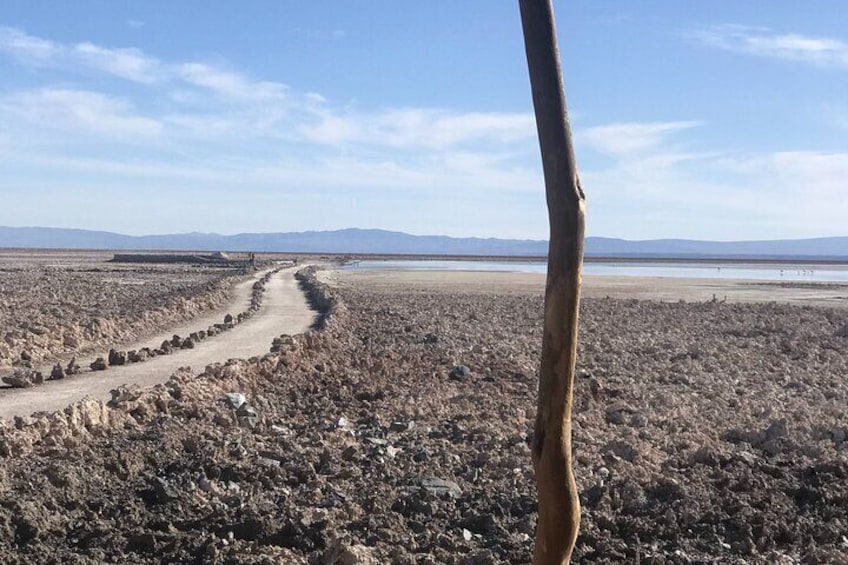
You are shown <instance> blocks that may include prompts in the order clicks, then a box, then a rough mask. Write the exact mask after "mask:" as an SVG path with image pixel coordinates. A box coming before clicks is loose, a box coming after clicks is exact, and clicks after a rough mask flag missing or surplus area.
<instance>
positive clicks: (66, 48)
mask: <svg viewBox="0 0 848 565" xmlns="http://www.w3.org/2000/svg"><path fill="white" fill-rule="evenodd" d="M0 53H5V54H7V55H8V56H10V57H13V58H15V59H17V60H19V61H22V62H26V63H29V64H37V65H40V66H49V67H52V68H60V69H62V70H66V71H75V70H77V71H78V70H83V69H89V70H96V71H99V72H103V73H107V74H109V75H112V76H116V77H119V78H122V79H125V80H129V81H132V82H138V83H148V84H151V83H156V82H162V83H169V84H174V83H182V84H183V85H190V86H192V87H196V88H200V89H202V90H204V91H207V92H209V91H211V92H213V93H215V94H216V95H218V96H219V97H221V98H225V99H231V100H233V101H241V102H244V101H256V100H266V101H267V100H279V99H282V98H283V97H284V96H285V94H286V91H287V87H286V86H285V85H284V84H281V83H278V82H271V81H257V80H253V79H251V78H249V77H248V76H246V75H244V74H241V73H238V72H234V71H229V70H226V69H221V68H218V67H216V66H214V65H210V64H207V63H198V62H184V63H173V64H166V63H163V62H161V61H160V60H159V59H157V58H156V57H152V56H150V55H147V54H146V53H144V52H143V51H141V50H139V49H134V48H111V47H104V46H101V45H96V44H94V43H90V42H82V43H76V44H62V43H57V42H54V41H49V40H46V39H42V38H39V37H35V36H32V35H28V34H27V33H25V32H23V31H21V30H18V29H15V28H9V27H0Z"/></svg>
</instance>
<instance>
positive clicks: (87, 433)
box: [0, 273, 848, 564]
mask: <svg viewBox="0 0 848 565" xmlns="http://www.w3.org/2000/svg"><path fill="white" fill-rule="evenodd" d="M303 279H304V284H306V285H307V286H310V285H312V284H314V277H313V276H311V275H310V274H308V273H307V274H306V275H305V276H304V277H303ZM336 292H337V293H338V294H337V295H334V294H333V293H332V292H331V293H330V295H328V294H327V293H325V292H323V291H321V290H319V291H317V293H313V294H314V295H313V301H315V302H316V303H323V304H325V305H326V306H329V307H331V308H333V309H334V311H333V314H332V315H331V316H329V317H328V318H327V319H326V321H325V327H324V329H323V330H321V331H320V332H310V333H308V334H305V335H302V336H296V337H293V338H292V337H288V336H284V337H281V338H280V339H278V340H276V342H275V345H274V349H275V350H276V351H275V352H273V353H269V354H268V355H266V356H265V357H263V358H261V359H259V358H255V359H252V360H249V361H231V362H228V363H227V364H224V365H216V366H211V367H209V368H208V369H207V371H206V372H205V373H204V374H203V375H201V376H199V377H195V376H192V375H191V374H190V373H188V372H182V373H178V374H176V375H175V376H174V377H173V378H172V379H171V380H170V381H169V382H168V383H167V384H165V385H160V386H157V387H155V388H154V389H152V390H150V391H146V392H141V391H135V390H129V389H121V390H118V391H116V392H115V393H114V397H115V398H114V400H113V402H112V403H111V406H109V407H105V406H103V405H102V404H100V403H98V402H94V401H83V402H80V403H78V404H76V405H74V406H73V407H71V408H69V409H68V410H66V411H65V412H64V413H60V414H54V415H42V416H36V417H33V418H28V419H18V420H16V421H15V422H11V423H6V424H5V425H4V426H3V427H2V428H0V453H1V454H2V455H3V460H2V463H0V561H2V562H5V563H15V562H20V563H58V562H61V563H100V562H134V563H163V562H167V563H176V562H183V563H207V562H209V563H213V562H214V563H274V562H283V563H384V562H394V563H477V564H483V563H498V562H513V563H526V562H528V561H529V559H530V555H531V548H532V536H533V530H534V526H535V501H534V497H535V494H534V488H533V477H532V470H531V468H530V465H529V461H530V456H529V450H528V447H527V442H528V437H529V434H530V433H531V430H532V423H533V418H534V412H535V408H534V403H535V389H536V376H535V368H536V366H537V361H538V356H539V342H540V327H541V315H542V298H541V296H540V295H538V294H536V293H532V294H520V293H511V294H501V295H498V294H485V293H479V292H477V293H473V294H463V293H458V292H451V291H440V292H427V291H420V290H419V291H411V290H409V289H402V288H397V289H390V288H383V289H380V290H375V289H368V288H361V287H352V288H343V289H340V290H338V291H336ZM846 323H848V320H846V313H845V312H844V311H836V310H825V309H816V308H810V307H797V306H781V305H776V304H752V305H740V304H721V303H658V302H646V301H635V300H632V301H631V300H618V299H592V300H587V301H585V302H584V305H583V311H582V329H581V340H582V341H581V348H580V358H579V359H580V376H579V382H578V383H577V389H576V395H577V396H576V403H575V404H576V411H575V425H574V447H575V452H576V470H577V478H578V485H579V488H580V492H581V499H582V504H583V509H584V514H583V522H582V527H581V534H580V538H579V540H578V546H577V550H576V553H575V560H576V561H580V562H606V563H618V562H634V561H640V562H642V563H781V562H783V563H795V562H804V563H839V562H845V561H846V560H848V540H846V537H845V536H846V533H845V532H846V531H848V517H846V508H848V439H846V438H847V437H848V421H846V417H845V415H844V407H845V405H846V401H848V382H846V379H845V377H846V375H848V335H843V334H848V332H843V329H844V328H845V327H846ZM458 367H464V368H462V369H458Z"/></svg>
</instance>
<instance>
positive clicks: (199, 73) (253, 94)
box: [176, 63, 286, 100]
mask: <svg viewBox="0 0 848 565" xmlns="http://www.w3.org/2000/svg"><path fill="white" fill-rule="evenodd" d="M176 72H177V74H178V76H179V77H180V78H181V79H182V80H184V81H185V82H187V83H189V84H192V85H194V86H199V87H201V88H205V89H208V90H211V91H213V92H215V93H217V94H220V95H222V96H225V97H231V98H235V99H240V100H272V99H280V98H283V97H284V96H285V94H286V86H285V85H283V84H281V83H277V82H270V81H254V80H251V79H248V78H247V77H245V76H244V75H241V74H239V73H235V72H231V71H225V70H222V69H218V68H216V67H213V66H211V65H207V64H204V63H184V64H182V65H179V66H178V67H177V68H176Z"/></svg>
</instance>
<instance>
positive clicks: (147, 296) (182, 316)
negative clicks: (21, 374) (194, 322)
mask: <svg viewBox="0 0 848 565" xmlns="http://www.w3.org/2000/svg"><path fill="white" fill-rule="evenodd" d="M234 274H236V273H234V271H232V270H228V269H222V268H216V267H202V268H201V267H197V266H181V265H168V266H165V265H152V266H145V265H132V266H129V265H118V264H103V263H82V264H80V263H75V264H62V265H55V264H50V263H46V264H45V263H42V264H33V263H20V262H17V263H16V262H3V261H0V370H2V369H3V368H4V367H5V368H9V367H12V366H29V365H32V364H37V363H38V362H40V361H42V360H45V359H52V358H55V357H61V356H63V355H64V354H70V353H79V352H85V351H87V350H91V349H92V348H94V347H104V346H105V347H110V346H111V345H112V344H114V343H116V342H118V341H120V340H123V339H128V338H134V337H135V336H137V335H139V334H141V335H143V334H145V333H150V332H152V331H155V330H159V329H161V328H162V327H167V326H168V325H170V324H174V323H176V322H179V321H182V320H186V319H189V318H192V317H194V316H196V315H198V314H200V313H202V312H204V311H207V310H209V309H212V308H215V307H217V306H220V305H222V304H224V303H225V302H226V301H227V299H228V296H229V294H228V292H229V288H230V284H231V283H232V280H233V275H234Z"/></svg>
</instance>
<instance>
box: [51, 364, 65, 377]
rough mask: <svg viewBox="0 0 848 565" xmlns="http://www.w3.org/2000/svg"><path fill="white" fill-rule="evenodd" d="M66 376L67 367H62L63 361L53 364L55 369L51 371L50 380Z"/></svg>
mask: <svg viewBox="0 0 848 565" xmlns="http://www.w3.org/2000/svg"><path fill="white" fill-rule="evenodd" d="M64 378H65V369H64V368H62V364H61V363H56V364H55V365H53V370H52V371H50V380H52V381H59V380H62V379H64Z"/></svg>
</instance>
